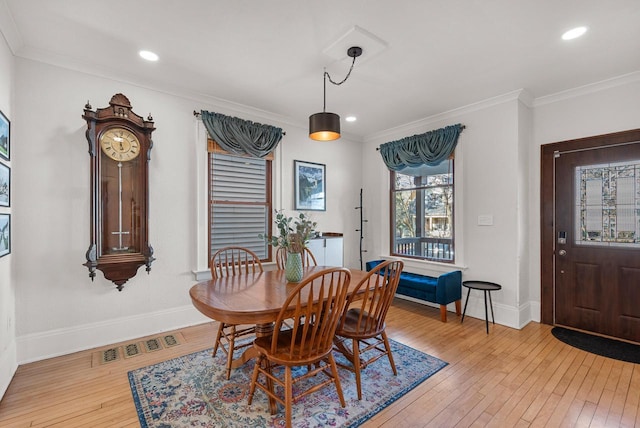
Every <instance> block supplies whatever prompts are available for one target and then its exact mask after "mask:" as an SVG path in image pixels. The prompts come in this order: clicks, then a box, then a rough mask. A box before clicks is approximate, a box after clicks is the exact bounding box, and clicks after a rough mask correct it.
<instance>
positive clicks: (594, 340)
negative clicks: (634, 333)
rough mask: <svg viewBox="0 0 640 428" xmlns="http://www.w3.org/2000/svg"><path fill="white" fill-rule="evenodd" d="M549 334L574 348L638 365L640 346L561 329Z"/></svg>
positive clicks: (554, 329)
mask: <svg viewBox="0 0 640 428" xmlns="http://www.w3.org/2000/svg"><path fill="white" fill-rule="evenodd" d="M551 334H553V335H554V336H555V338H556V339H558V340H560V341H561V342H564V343H566V344H567V345H571V346H573V347H574V348H578V349H582V350H583V351H587V352H591V353H592V354H597V355H602V356H603V357H608V358H613V359H615V360H620V361H627V362H629V363H635V364H640V345H634V344H633V343H628V342H623V341H621V340H615V339H609V338H606V337H601V336H596V335H593V334H587V333H583V332H580V331H576V330H571V329H569V328H563V327H553V328H552V329H551Z"/></svg>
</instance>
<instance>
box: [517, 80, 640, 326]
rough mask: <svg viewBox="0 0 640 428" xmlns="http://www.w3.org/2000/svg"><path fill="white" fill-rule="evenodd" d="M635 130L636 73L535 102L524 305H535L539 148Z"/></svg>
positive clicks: (639, 122)
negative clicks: (526, 299) (527, 298)
mask: <svg viewBox="0 0 640 428" xmlns="http://www.w3.org/2000/svg"><path fill="white" fill-rule="evenodd" d="M638 128H640V72H636V73H632V74H629V75H626V76H621V77H619V78H616V79H611V80H608V81H605V82H599V83H595V84H593V85H588V86H585V87H581V88H577V89H575V90H572V91H567V92H564V93H560V94H556V95H553V96H549V97H544V98H539V99H536V100H535V102H534V109H533V139H532V144H531V155H530V158H531V165H530V177H531V179H530V183H531V186H530V194H529V195H530V196H529V198H530V199H529V204H530V207H531V210H530V215H529V233H530V234H531V237H532V239H531V248H530V253H529V265H530V272H529V275H530V280H529V283H530V290H529V291H530V295H531V297H530V300H531V302H537V304H538V305H539V304H540V298H541V296H540V146H542V145H543V144H550V143H555V142H559V141H565V140H572V139H576V138H583V137H590V136H594V135H601V134H609V133H612V132H619V131H626V130H630V129H638ZM538 317H539V310H538Z"/></svg>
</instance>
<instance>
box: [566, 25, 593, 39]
mask: <svg viewBox="0 0 640 428" xmlns="http://www.w3.org/2000/svg"><path fill="white" fill-rule="evenodd" d="M586 32H587V27H576V28H572V29H571V30H569V31H567V32H565V33H564V34H563V35H562V40H572V39H576V38H578V37H580V36H582V35H583V34H584V33H586Z"/></svg>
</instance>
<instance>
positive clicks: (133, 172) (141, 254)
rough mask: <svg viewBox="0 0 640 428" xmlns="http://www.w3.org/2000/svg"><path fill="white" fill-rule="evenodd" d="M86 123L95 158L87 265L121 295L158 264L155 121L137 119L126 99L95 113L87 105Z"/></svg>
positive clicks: (91, 274)
mask: <svg viewBox="0 0 640 428" xmlns="http://www.w3.org/2000/svg"><path fill="white" fill-rule="evenodd" d="M82 118H83V119H85V120H86V121H87V131H86V136H87V142H88V144H89V155H90V156H91V225H90V236H91V242H90V244H89V249H88V250H87V253H86V259H87V261H86V262H85V263H84V266H86V267H87V268H88V269H89V277H90V278H91V280H93V279H94V278H95V276H96V270H100V271H102V273H103V275H104V277H105V278H106V279H108V280H110V281H112V282H113V283H114V284H116V286H117V287H118V290H119V291H122V288H123V286H124V283H125V282H127V281H128V280H129V279H130V278H132V277H133V276H135V275H136V273H137V272H138V268H139V267H140V266H142V265H146V270H147V273H148V272H150V271H151V263H152V262H153V261H154V260H155V259H154V257H153V248H152V247H151V245H149V161H150V160H151V148H152V147H153V141H152V140H151V133H152V132H153V131H154V130H155V128H154V123H153V118H152V117H151V115H149V117H147V119H146V120H145V119H143V118H142V117H141V116H138V115H137V114H135V113H134V112H133V111H132V110H131V103H130V102H129V99H128V98H127V97H126V96H124V95H123V94H115V95H114V96H113V97H111V101H109V107H105V108H99V109H96V110H95V111H93V109H92V107H91V105H90V104H89V103H88V102H87V104H86V105H85V107H84V114H83V115H82Z"/></svg>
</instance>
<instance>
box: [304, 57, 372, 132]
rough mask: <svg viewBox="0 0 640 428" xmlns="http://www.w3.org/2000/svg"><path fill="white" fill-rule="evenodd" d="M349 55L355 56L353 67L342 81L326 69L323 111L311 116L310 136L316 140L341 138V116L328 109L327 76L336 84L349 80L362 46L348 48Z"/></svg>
mask: <svg viewBox="0 0 640 428" xmlns="http://www.w3.org/2000/svg"><path fill="white" fill-rule="evenodd" d="M347 55H348V56H350V57H351V58H353V61H352V62H351V68H350V69H349V72H348V73H347V75H346V77H345V78H344V79H343V80H342V81H341V82H334V81H333V80H332V79H331V76H330V75H329V73H327V70H326V69H325V70H324V75H323V79H324V92H323V104H322V112H321V113H315V114H312V115H311V116H309V138H311V139H312V140H316V141H332V140H337V139H338V138H340V116H338V115H337V114H335V113H330V112H327V111H326V108H327V77H328V78H329V82H331V83H333V84H334V85H342V84H343V83H344V82H346V81H347V79H348V78H349V76H350V75H351V71H352V70H353V66H354V64H355V63H356V58H357V57H359V56H360V55H362V48H359V47H357V46H353V47H350V48H349V49H348V50H347Z"/></svg>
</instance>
